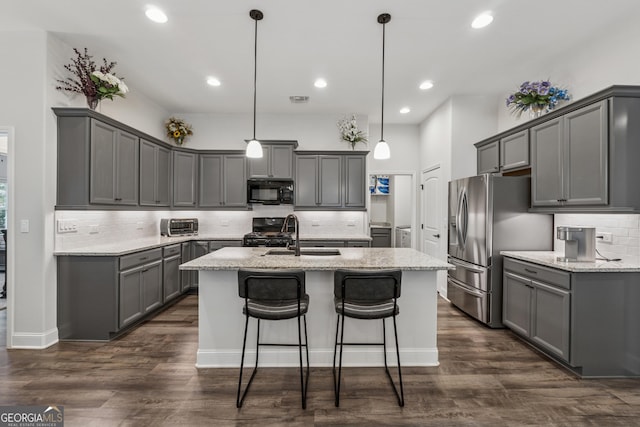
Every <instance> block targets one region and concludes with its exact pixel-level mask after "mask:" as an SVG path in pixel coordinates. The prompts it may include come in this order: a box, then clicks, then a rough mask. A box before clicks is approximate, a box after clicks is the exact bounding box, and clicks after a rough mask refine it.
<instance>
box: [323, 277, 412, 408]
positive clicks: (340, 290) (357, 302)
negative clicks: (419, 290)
mask: <svg viewBox="0 0 640 427" xmlns="http://www.w3.org/2000/svg"><path fill="white" fill-rule="evenodd" d="M401 281H402V271H400V270H336V272H335V273H334V277H333V292H334V306H335V310H336V313H337V314H338V322H337V325H336V341H335V347H334V351H333V384H334V392H335V405H336V406H340V384H341V378H342V349H343V347H344V346H345V345H381V346H383V352H384V368H385V372H386V374H387V377H388V378H389V381H390V382H391V386H392V387H393V391H394V392H395V395H396V397H397V399H398V404H399V405H400V406H404V388H403V385H402V368H401V365H400V348H399V346H398V328H397V326H396V316H397V315H398V314H399V313H400V308H399V307H398V298H399V297H400V288H401V286H400V284H401ZM348 317H351V318H355V319H365V320H371V319H382V342H374V343H365V342H344V323H345V318H348ZM389 317H391V318H392V319H393V332H394V337H395V342H396V356H397V358H398V378H399V384H400V391H399V392H398V389H397V388H396V385H395V383H394V381H393V379H392V378H391V373H390V372H389V367H388V365H387V338H386V327H385V319H387V318H389ZM341 326H342V327H341ZM338 333H340V336H339V337H338ZM338 346H339V347H340V359H339V364H338V372H337V374H336V357H337V353H338Z"/></svg>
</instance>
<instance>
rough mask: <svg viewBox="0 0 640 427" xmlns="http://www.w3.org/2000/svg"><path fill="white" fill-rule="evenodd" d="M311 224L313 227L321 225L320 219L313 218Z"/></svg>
mask: <svg viewBox="0 0 640 427" xmlns="http://www.w3.org/2000/svg"><path fill="white" fill-rule="evenodd" d="M311 226H312V227H320V221H318V220H317V219H312V220H311Z"/></svg>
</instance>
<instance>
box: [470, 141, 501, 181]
mask: <svg viewBox="0 0 640 427" xmlns="http://www.w3.org/2000/svg"><path fill="white" fill-rule="evenodd" d="M476 154H477V156H478V159H477V160H478V175H480V174H483V173H493V172H498V171H499V170H500V141H495V142H491V143H489V144H487V145H483V146H482V147H478V151H477V153H476Z"/></svg>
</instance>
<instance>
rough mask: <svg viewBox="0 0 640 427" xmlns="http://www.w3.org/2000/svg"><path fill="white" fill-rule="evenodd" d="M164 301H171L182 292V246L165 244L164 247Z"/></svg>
mask: <svg viewBox="0 0 640 427" xmlns="http://www.w3.org/2000/svg"><path fill="white" fill-rule="evenodd" d="M162 256H163V260H162V272H163V280H162V284H163V301H164V302H167V301H170V300H172V299H174V298H176V297H177V296H179V295H180V294H181V293H182V286H181V283H180V280H181V274H180V264H182V246H181V245H180V244H179V243H178V244H176V245H171V246H165V247H164V248H163V249H162Z"/></svg>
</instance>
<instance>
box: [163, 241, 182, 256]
mask: <svg viewBox="0 0 640 427" xmlns="http://www.w3.org/2000/svg"><path fill="white" fill-rule="evenodd" d="M181 251H182V247H181V245H180V243H178V244H176V245H171V246H165V247H164V248H162V255H163V256H164V257H165V258H168V257H171V256H174V255H180V253H181Z"/></svg>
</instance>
